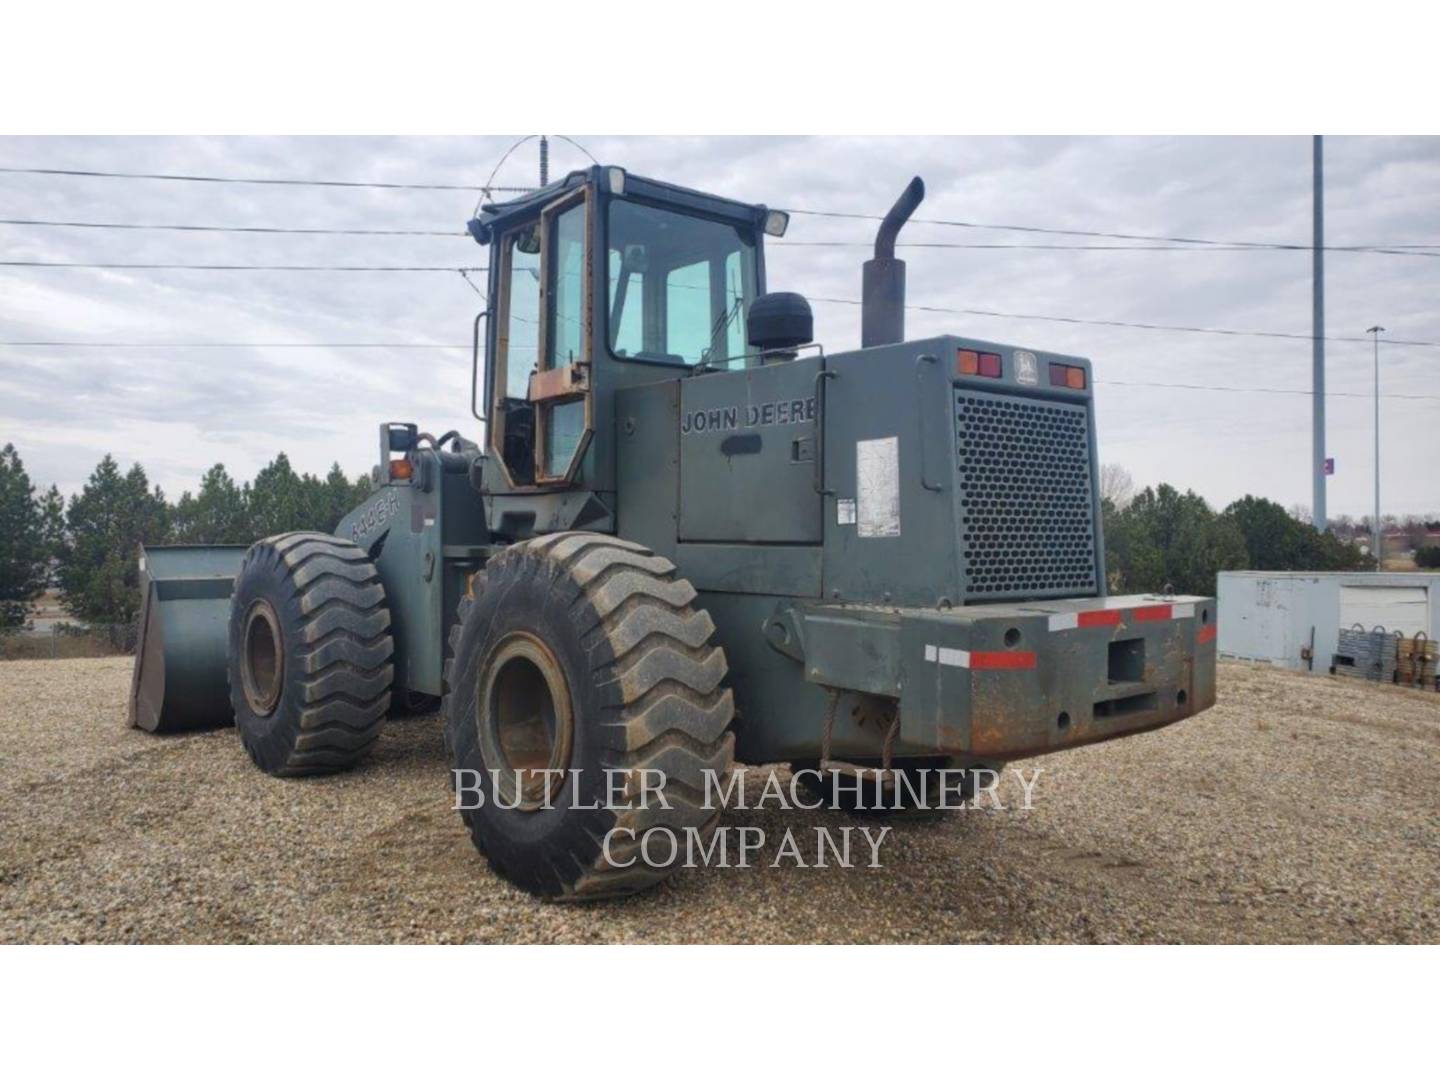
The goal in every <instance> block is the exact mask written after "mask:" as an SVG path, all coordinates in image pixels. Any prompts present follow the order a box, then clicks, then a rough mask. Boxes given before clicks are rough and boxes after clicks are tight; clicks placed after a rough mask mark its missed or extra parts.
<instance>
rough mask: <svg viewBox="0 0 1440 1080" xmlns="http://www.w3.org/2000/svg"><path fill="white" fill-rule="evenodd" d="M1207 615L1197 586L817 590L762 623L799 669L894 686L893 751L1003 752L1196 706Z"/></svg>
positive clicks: (1210, 691) (1204, 703)
mask: <svg viewBox="0 0 1440 1080" xmlns="http://www.w3.org/2000/svg"><path fill="white" fill-rule="evenodd" d="M1215 629H1216V607H1215V601H1214V600H1213V599H1211V598H1208V597H1197V596H1181V597H1158V596H1144V595H1141V596H1118V597H1106V598H1095V599H1088V600H1054V601H1035V602H1031V603H1023V604H1005V605H984V606H974V607H964V608H954V609H949V610H920V609H914V608H899V609H886V608H869V607H855V606H849V605H839V604H819V605H812V606H807V607H797V608H790V609H787V610H786V611H784V612H781V613H778V614H777V616H776V617H775V618H774V619H772V620H771V621H770V624H768V625H767V628H766V632H767V635H768V636H769V637H770V640H771V641H772V643H775V644H776V647H777V648H781V649H782V651H785V652H788V653H790V654H791V655H794V656H795V657H796V658H797V659H800V660H802V662H803V663H804V665H805V677H806V679H807V681H809V682H812V683H817V684H819V685H822V686H827V687H832V688H835V689H838V690H849V691H855V692H860V693H866V694H873V695H877V696H880V697H888V698H893V699H895V700H896V701H897V702H898V716H899V720H900V731H899V736H898V740H899V741H898V743H897V746H896V753H897V754H902V753H903V754H910V755H922V754H924V755H936V754H945V755H960V756H972V757H977V758H986V759H994V760H1006V759H1009V758H1019V757H1026V756H1030V755H1034V754H1041V753H1046V752H1048V751H1051V750H1058V749H1062V748H1065V747H1069V746H1077V745H1081V744H1083V743H1090V742H1098V741H1100V740H1102V739H1111V738H1115V737H1117V736H1120V735H1128V734H1133V733H1135V732H1139V731H1145V730H1149V729H1151V728H1156V727H1160V726H1162V725H1165V724H1169V723H1173V722H1174V721H1176V720H1180V719H1183V718H1184V717H1187V716H1191V715H1193V714H1194V713H1197V712H1199V711H1201V710H1202V709H1206V708H1209V707H1210V706H1211V705H1213V704H1214V702H1215ZM782 638H785V639H786V640H785V642H784V644H783V645H782V643H781V639H782Z"/></svg>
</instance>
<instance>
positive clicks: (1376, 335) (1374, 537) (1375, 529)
mask: <svg viewBox="0 0 1440 1080" xmlns="http://www.w3.org/2000/svg"><path fill="white" fill-rule="evenodd" d="M1384 332H1385V327H1383V326H1372V327H1370V329H1369V330H1366V331H1365V333H1367V334H1370V335H1372V337H1373V340H1374V342H1375V516H1374V517H1373V518H1371V519H1370V535H1371V541H1372V543H1371V550H1373V551H1374V553H1375V572H1376V573H1377V574H1378V573H1379V572H1380V569H1381V565H1380V564H1381V559H1380V555H1381V548H1380V544H1381V540H1382V537H1381V534H1380V335H1381V334H1383V333H1384Z"/></svg>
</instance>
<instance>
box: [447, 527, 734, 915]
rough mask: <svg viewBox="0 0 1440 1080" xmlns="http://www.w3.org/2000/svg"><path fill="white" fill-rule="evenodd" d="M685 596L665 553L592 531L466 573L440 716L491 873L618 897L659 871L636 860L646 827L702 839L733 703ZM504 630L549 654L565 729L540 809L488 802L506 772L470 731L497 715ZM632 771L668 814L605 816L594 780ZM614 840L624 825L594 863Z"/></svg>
mask: <svg viewBox="0 0 1440 1080" xmlns="http://www.w3.org/2000/svg"><path fill="white" fill-rule="evenodd" d="M694 599H695V590H694V588H693V587H692V586H691V585H690V583H689V582H688V581H686V580H685V579H684V578H681V577H679V576H678V575H677V574H676V571H675V566H674V565H673V564H672V563H671V562H670V561H669V560H668V559H665V558H663V557H660V556H657V555H654V554H652V553H651V552H650V551H649V550H648V549H646V548H644V547H641V546H640V545H639V544H634V543H631V542H629V541H626V540H620V539H617V538H616V537H613V536H607V535H603V534H599V533H586V532H566V533H556V534H551V535H548V536H543V537H540V538H538V539H534V540H528V541H524V542H521V543H517V544H514V545H512V546H510V547H508V548H506V549H505V550H504V551H502V552H501V553H500V554H498V555H497V556H495V557H494V558H493V559H491V560H490V562H489V563H488V564H487V565H486V567H485V569H484V570H483V571H482V572H481V573H479V574H476V575H475V577H474V578H472V580H471V588H470V591H469V595H467V596H466V597H465V598H464V599H463V600H462V601H461V603H460V611H459V618H458V620H457V622H456V624H455V626H454V628H453V629H452V631H451V635H450V643H449V644H450V649H449V652H450V655H449V658H448V660H447V662H446V665H445V696H444V702H443V705H442V714H443V715H444V717H445V737H446V745H447V746H448V747H449V749H450V755H451V760H452V763H453V765H454V767H455V769H457V770H460V769H470V770H476V772H475V773H473V774H469V775H470V776H472V777H474V778H476V779H478V785H479V788H480V791H481V793H482V794H483V797H484V800H483V805H480V806H477V807H473V808H468V809H461V811H460V813H461V817H462V818H463V820H464V822H465V824H466V827H467V828H468V829H469V832H470V837H471V839H472V841H473V842H474V844H475V847H476V848H477V849H479V851H480V852H481V854H483V855H484V856H485V857H486V859H488V860H489V862H490V865H491V867H492V868H494V870H495V871H496V872H497V873H499V874H500V875H501V876H502V877H504V878H505V879H507V880H508V881H510V882H512V883H514V884H515V885H517V886H519V887H520V888H522V889H525V890H526V891H528V892H530V893H533V894H535V895H538V896H544V897H548V898H552V899H586V900H588V899H600V898H605V897H611V896H619V895H624V894H628V893H634V892H638V891H640V890H642V889H646V888H649V887H650V886H653V885H655V884H657V883H658V882H659V881H661V880H662V879H663V878H665V877H666V876H668V875H669V873H670V872H671V871H670V869H669V868H663V867H657V866H650V865H647V863H646V861H645V860H644V859H643V858H642V857H640V850H641V845H642V842H643V841H644V838H645V835H646V834H647V832H649V831H650V830H652V829H668V830H670V831H671V832H672V833H673V834H674V835H675V837H676V838H677V840H679V841H680V843H681V844H682V845H683V843H684V842H685V839H686V830H688V829H693V830H695V833H694V834H692V835H698V836H699V837H702V838H705V839H707V840H708V838H709V836H710V835H711V833H712V832H713V830H714V828H715V825H716V822H717V821H718V819H719V816H720V807H719V805H718V803H719V800H718V799H713V797H712V799H711V801H713V802H715V803H716V805H715V806H713V807H707V806H706V801H707V800H706V787H705V773H706V771H707V770H709V771H713V773H714V774H715V775H716V776H717V777H719V778H723V777H724V776H725V775H726V774H727V773H728V772H729V770H730V768H731V767H732V765H733V764H734V747H735V741H734V735H733V734H732V733H731V732H730V730H729V728H730V723H731V720H732V719H733V717H734V700H733V697H732V695H731V691H730V690H729V689H728V688H727V687H725V686H723V685H722V681H723V680H724V678H725V675H726V673H727V668H726V664H725V655H724V652H723V651H722V650H721V649H720V647H719V646H717V645H713V644H711V636H712V635H713V633H714V629H715V627H714V623H713V622H712V621H711V619H710V616H709V614H708V613H707V612H705V611H703V610H697V609H696V608H694V607H693V606H692V602H693V601H694ZM517 635H529V636H531V637H533V638H537V639H539V640H540V641H542V642H543V643H544V644H545V646H546V647H548V649H549V650H551V652H552V653H553V656H554V657H555V658H556V660H557V661H558V665H557V667H558V670H560V671H562V672H563V676H564V681H565V685H566V686H567V687H568V690H569V694H570V701H571V704H572V706H573V707H572V709H571V712H572V714H573V719H574V722H573V728H572V732H571V735H570V747H571V751H570V755H569V760H568V766H567V768H568V772H567V775H566V779H565V783H564V785H563V787H562V788H561V789H560V790H559V791H557V792H555V793H554V797H553V802H551V804H550V805H549V806H542V807H539V808H535V809H529V810H527V809H520V808H517V809H503V808H501V807H498V806H497V805H496V803H495V798H494V796H495V794H496V792H495V787H494V783H493V778H492V777H491V776H490V775H489V773H488V772H487V770H488V769H491V768H498V769H506V768H507V766H508V764H509V763H508V762H495V761H493V760H487V759H486V753H485V744H484V740H483V738H482V735H481V730H482V728H483V727H484V726H485V725H486V724H487V723H492V722H494V717H495V716H496V715H497V712H496V707H495V706H493V705H492V704H491V702H490V701H487V700H483V699H485V698H488V697H491V695H488V694H485V693H482V688H483V687H485V686H487V685H491V680H493V679H494V678H495V674H496V673H495V672H494V671H492V670H491V668H492V667H493V666H494V665H492V664H491V663H490V662H491V660H492V658H494V657H496V656H497V655H504V653H503V650H504V649H505V642H506V641H507V640H514V639H515V637H516V636H517ZM487 665H490V666H488V667H487ZM489 745H491V746H492V747H493V746H494V745H495V744H494V743H493V742H492V743H490V744H489ZM492 756H493V753H492ZM641 769H647V770H659V771H660V772H661V773H663V775H664V780H665V784H664V794H665V798H666V801H668V803H669V806H668V807H666V806H663V805H661V804H660V802H659V801H658V800H656V799H654V798H653V797H652V798H651V799H650V800H649V805H648V806H641V805H639V804H638V802H637V803H634V804H633V805H630V806H622V807H619V808H617V809H611V808H607V807H606V806H605V805H604V803H605V798H604V791H605V788H604V785H605V783H606V775H607V770H608V771H614V772H613V774H614V775H616V776H618V773H619V771H620V770H641ZM456 775H457V774H454V773H452V779H453V778H454V777H455V776H456ZM651 775H652V776H653V775H654V774H653V773H652V774H651ZM632 790H633V789H632ZM512 797H513V796H512ZM468 801H471V802H473V801H475V799H474V797H473V796H471V797H469V799H468ZM597 804H598V805H597ZM612 830H623V831H622V832H619V833H616V834H615V835H614V836H613V837H612V838H611V840H612V842H611V846H610V850H611V859H610V860H607V859H606V856H605V840H606V837H607V835H610V834H611V831H612ZM658 850H664V849H658ZM632 858H633V860H634V862H633V865H629V866H621V865H618V864H620V863H627V862H630V860H631V859H632ZM657 861H658V860H657ZM681 861H683V860H681Z"/></svg>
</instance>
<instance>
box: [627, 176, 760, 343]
mask: <svg viewBox="0 0 1440 1080" xmlns="http://www.w3.org/2000/svg"><path fill="white" fill-rule="evenodd" d="M608 233H609V241H608V243H609V251H608V252H607V264H606V265H607V279H608V286H607V296H608V297H609V306H610V320H609V326H610V333H609V337H610V351H611V352H612V353H613V354H614V355H615V356H617V357H619V358H620V359H622V360H642V361H648V362H650V363H660V364H687V365H691V366H693V365H695V364H699V363H702V362H703V363H706V364H723V363H725V362H726V361H728V360H732V359H736V358H738V357H741V356H744V355H745V351H746V350H745V314H746V312H748V311H749V309H750V301H751V300H752V299H753V298H754V295H755V239H754V232H753V231H752V230H751V229H749V228H746V227H743V226H737V225H733V224H727V223H725V222H721V221H712V220H710V219H709V218H700V217H691V216H689V215H687V214H678V213H675V212H674V211H671V210H662V209H660V208H659V207H655V206H645V205H643V204H641V203H634V202H626V201H623V200H620V199H616V200H614V201H612V202H611V203H610V211H609V229H608Z"/></svg>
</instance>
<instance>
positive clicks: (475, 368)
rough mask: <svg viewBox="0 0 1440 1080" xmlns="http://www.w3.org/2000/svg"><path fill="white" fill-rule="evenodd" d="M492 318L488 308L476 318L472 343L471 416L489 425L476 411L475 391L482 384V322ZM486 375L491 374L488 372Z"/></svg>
mask: <svg viewBox="0 0 1440 1080" xmlns="http://www.w3.org/2000/svg"><path fill="white" fill-rule="evenodd" d="M489 317H490V309H489V308H486V309H485V310H484V311H482V312H480V314H479V315H476V316H475V333H474V338H473V339H472V340H471V343H470V415H471V416H473V417H475V419H476V420H479V421H480V422H481V423H482V424H484V423H488V421H487V420H486V419H485V417H484V416H483V415H482V414H481V413H478V412H476V411H475V391H476V389H477V387H478V385H479V382H480V320H481V319H488V318H489ZM485 359H486V361H487V363H486V367H487V368H488V367H489V363H488V361H489V359H490V350H489V348H488V347H487V348H486V350H485ZM486 374H489V372H488V371H487V372H486Z"/></svg>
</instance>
